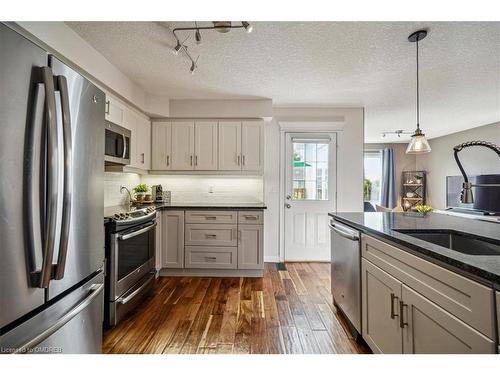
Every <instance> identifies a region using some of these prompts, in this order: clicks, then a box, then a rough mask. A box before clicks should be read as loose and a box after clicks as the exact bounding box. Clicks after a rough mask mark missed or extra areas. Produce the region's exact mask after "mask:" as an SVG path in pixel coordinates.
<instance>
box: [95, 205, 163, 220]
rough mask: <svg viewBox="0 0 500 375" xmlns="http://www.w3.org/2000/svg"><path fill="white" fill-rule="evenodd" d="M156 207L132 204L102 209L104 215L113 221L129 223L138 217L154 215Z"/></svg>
mask: <svg viewBox="0 0 500 375" xmlns="http://www.w3.org/2000/svg"><path fill="white" fill-rule="evenodd" d="M155 212H156V207H154V206H149V207H144V208H138V207H133V206H113V207H106V208H105V209H104V217H105V218H106V219H110V220H112V221H115V222H120V223H127V222H128V223H131V222H135V221H138V220H139V219H144V218H149V217H151V216H154V215H153V213H155Z"/></svg>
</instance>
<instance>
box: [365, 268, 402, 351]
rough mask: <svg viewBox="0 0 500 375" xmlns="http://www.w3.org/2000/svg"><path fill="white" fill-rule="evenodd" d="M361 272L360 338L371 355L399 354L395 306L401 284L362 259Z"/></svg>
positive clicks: (400, 347)
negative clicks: (371, 352) (361, 336)
mask: <svg viewBox="0 0 500 375" xmlns="http://www.w3.org/2000/svg"><path fill="white" fill-rule="evenodd" d="M361 272H362V274H361V280H362V288H361V289H362V293H361V295H362V302H361V306H362V317H363V321H362V331H363V338H364V339H365V341H366V343H367V344H368V345H369V346H370V348H371V349H372V350H373V352H374V353H388V354H401V353H402V352H403V348H402V345H401V327H400V324H399V313H398V309H399V304H398V303H399V301H400V300H401V287H402V284H401V282H399V281H398V280H396V279H395V278H394V277H392V276H391V275H389V274H388V273H386V272H384V271H382V270H381V269H380V268H378V267H377V266H374V265H373V264H371V263H370V262H368V261H367V260H365V259H363V260H362V261H361Z"/></svg>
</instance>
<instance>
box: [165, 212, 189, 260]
mask: <svg viewBox="0 0 500 375" xmlns="http://www.w3.org/2000/svg"><path fill="white" fill-rule="evenodd" d="M161 220H162V223H161V224H162V249H161V264H162V267H163V268H184V211H170V210H166V211H163V212H162V218H161Z"/></svg>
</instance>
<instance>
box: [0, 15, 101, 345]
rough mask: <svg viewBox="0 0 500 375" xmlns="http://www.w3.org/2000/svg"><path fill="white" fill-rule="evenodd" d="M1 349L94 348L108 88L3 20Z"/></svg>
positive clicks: (0, 62) (97, 325)
mask: <svg viewBox="0 0 500 375" xmlns="http://www.w3.org/2000/svg"><path fill="white" fill-rule="evenodd" d="M0 46H1V47H0V48H1V53H0V353H12V352H17V353H25V352H29V353H100V352H101V345H102V320H103V286H104V275H103V263H104V228H103V201H104V199H103V194H104V189H103V174H104V101H105V98H104V93H103V92H102V91H101V90H99V89H98V88H97V87H96V86H94V85H93V84H92V83H90V82H89V81H88V80H86V79H85V78H84V77H82V76H81V75H80V74H78V73H77V72H75V71H74V70H73V69H71V68H69V67H68V66H66V65H65V64H63V63H62V62H61V61H59V60H58V59H56V58H55V57H54V56H51V55H49V54H48V53H47V52H46V51H45V50H43V49H42V48H40V47H39V46H37V45H35V44H33V43H32V42H31V41H29V40H28V39H26V38H24V37H23V36H21V35H20V34H18V33H17V32H15V31H13V30H12V29H11V28H10V27H9V26H8V25H6V24H2V23H0Z"/></svg>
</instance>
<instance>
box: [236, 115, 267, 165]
mask: <svg viewBox="0 0 500 375" xmlns="http://www.w3.org/2000/svg"><path fill="white" fill-rule="evenodd" d="M263 125H264V124H263V123H262V122H261V121H245V122H243V123H242V124H241V165H242V170H244V171H261V170H262V169H263V168H264V142H263V140H264V126H263Z"/></svg>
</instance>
